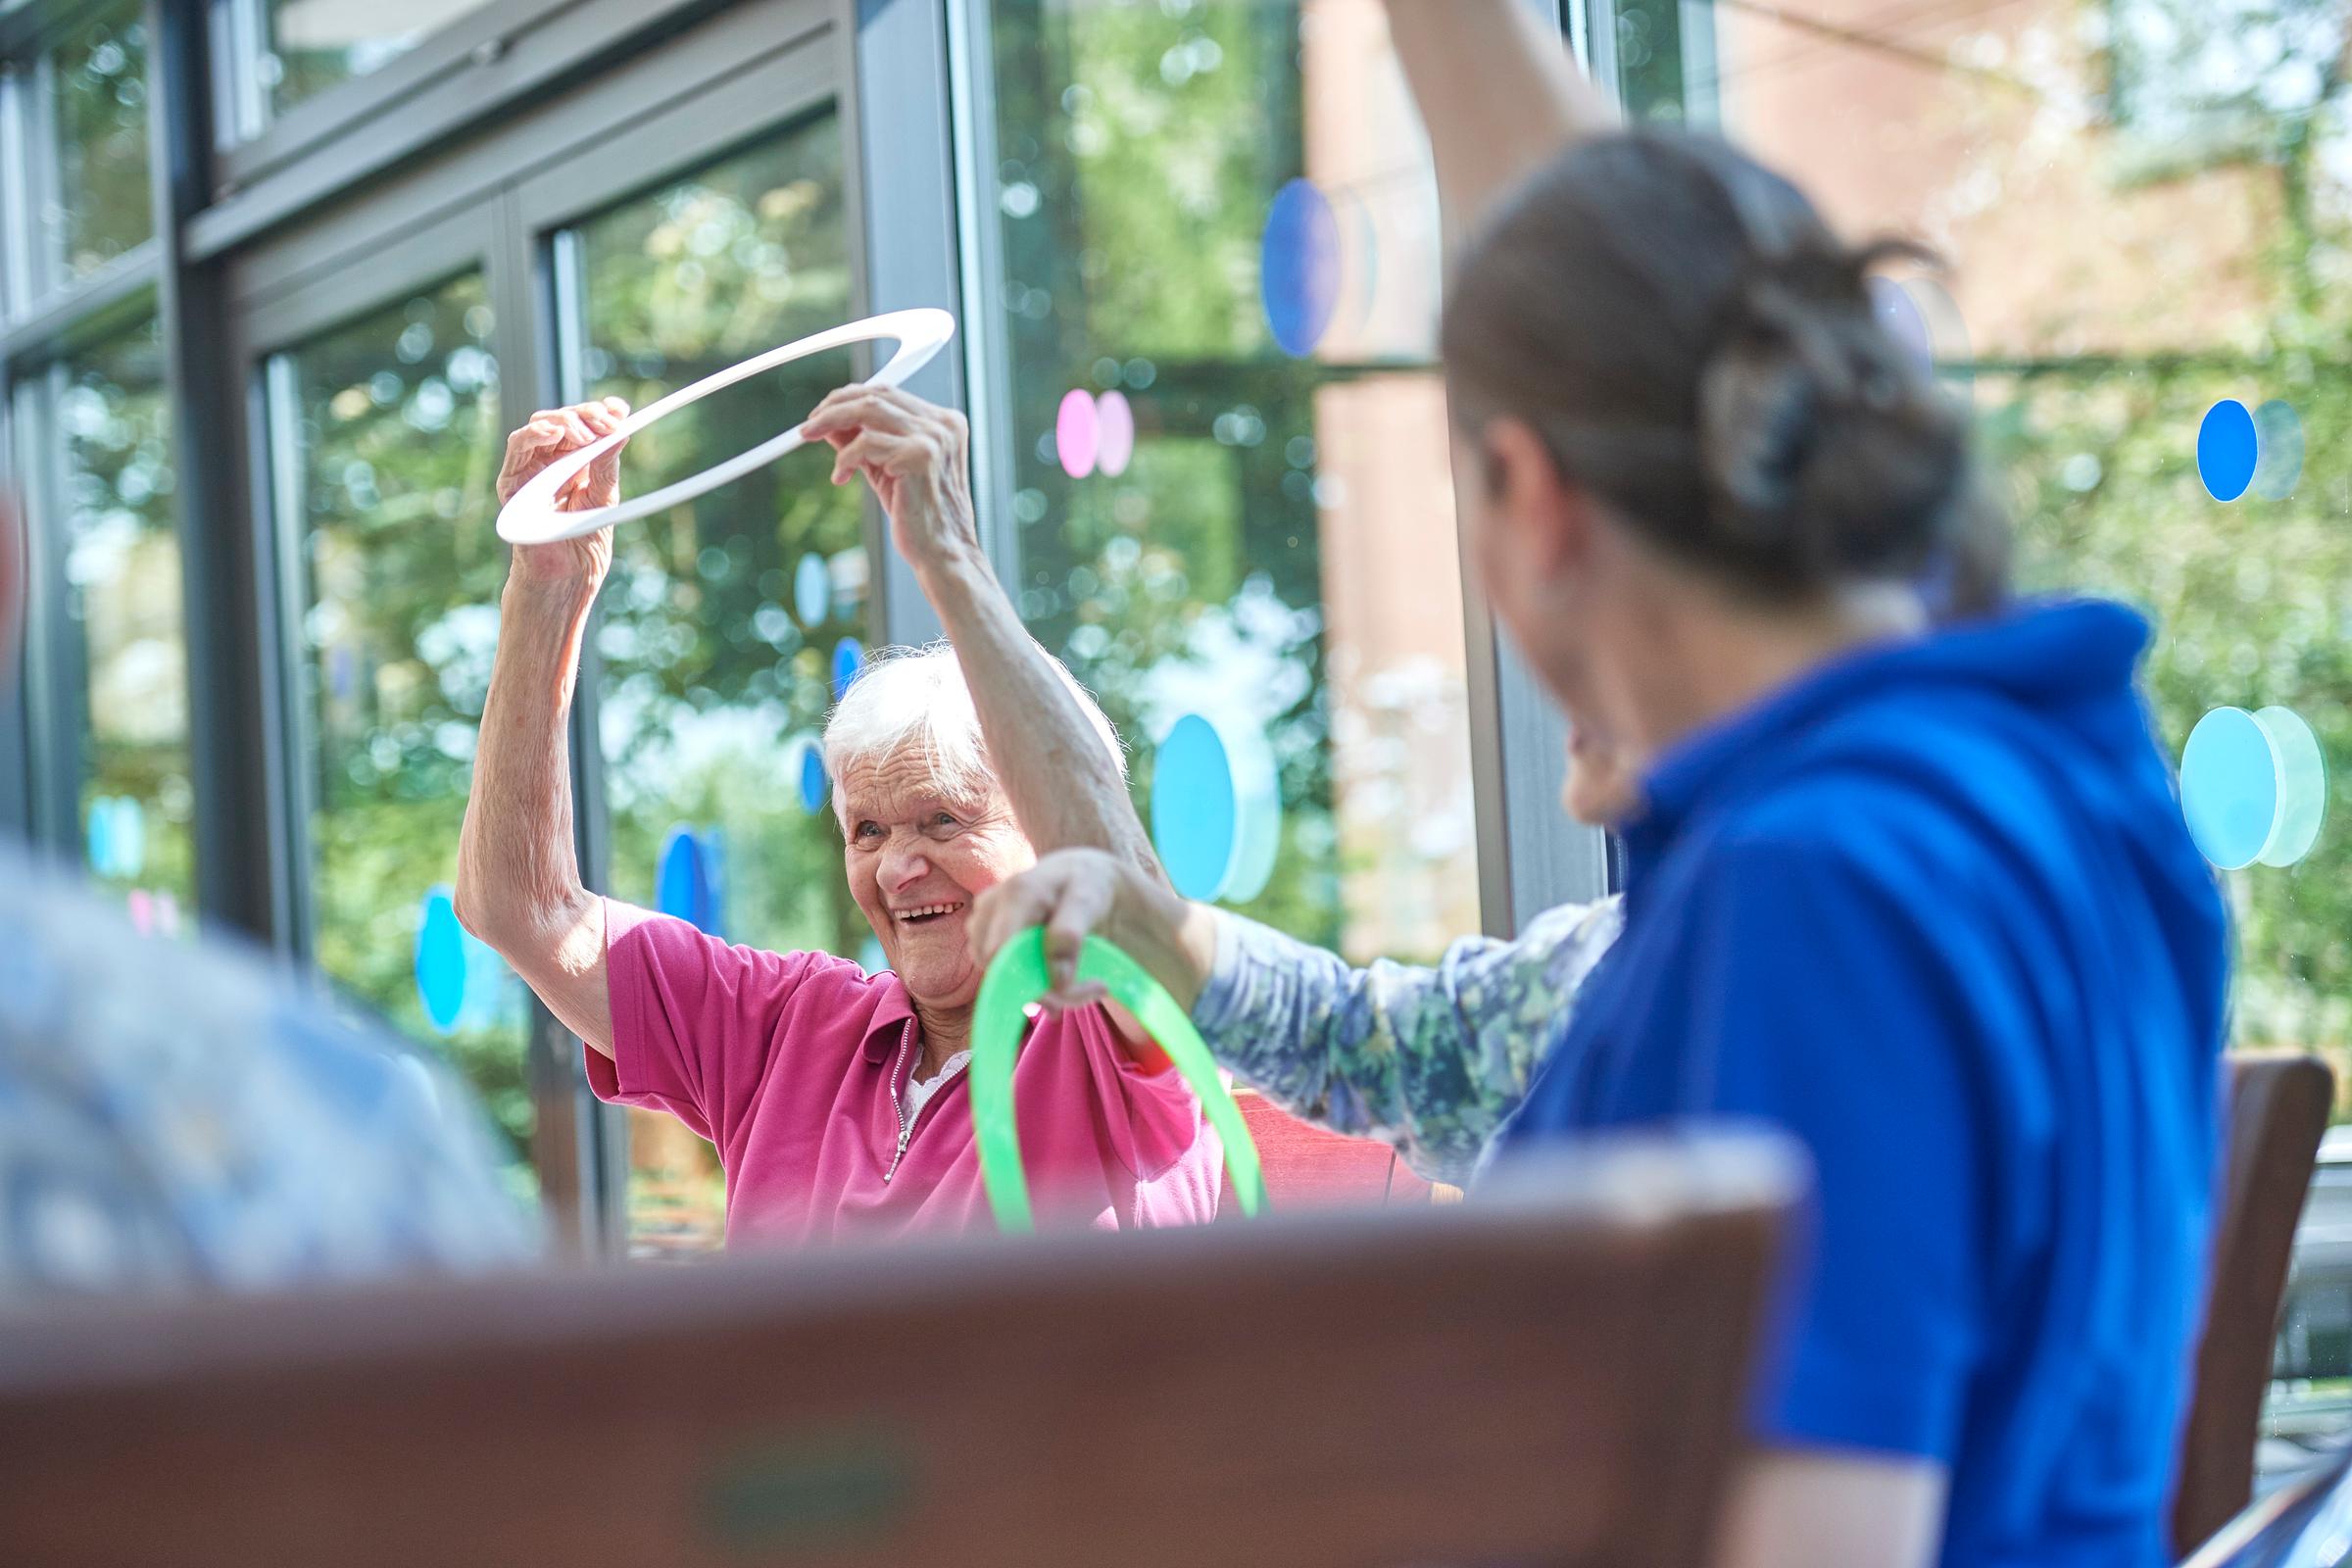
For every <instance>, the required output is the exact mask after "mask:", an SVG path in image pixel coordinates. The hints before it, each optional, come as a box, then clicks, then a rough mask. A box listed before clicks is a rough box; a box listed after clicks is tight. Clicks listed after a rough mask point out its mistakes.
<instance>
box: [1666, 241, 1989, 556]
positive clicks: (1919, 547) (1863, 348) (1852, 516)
mask: <svg viewBox="0 0 2352 1568" xmlns="http://www.w3.org/2000/svg"><path fill="white" fill-rule="evenodd" d="M1910 249H1911V248H1910V247H1908V246H1901V245H1881V246H1872V247H1868V248H1866V249H1864V250H1861V251H1855V252H1848V251H1844V250H1842V249H1838V250H1835V251H1818V250H1817V251H1810V252H1807V253H1804V254H1800V255H1798V256H1795V257H1789V258H1778V259H1775V260H1773V261H1772V262H1770V263H1769V264H1766V265H1764V266H1760V267H1758V268H1756V269H1754V270H1751V271H1750V273H1749V275H1748V276H1747V277H1746V278H1744V279H1743V280H1742V281H1741V283H1740V286H1739V287H1738V288H1737V289H1736V290H1735V292H1734V295H1733V297H1732V299H1731V301H1730V302H1729V305H1728V308H1727V310H1726V313H1725V318H1724V321H1723V325H1722V329H1721V332H1720V335H1719V336H1718V338H1717V342H1716V347H1715V350H1714V352H1713V353H1712V354H1711V355H1710V356H1709V357H1708V359H1707V362H1706V364H1705V366H1704V368H1702V369H1701V371H1700V373H1699V381H1698V389H1697V392H1698V409H1697V415H1698V428H1697V435H1698V451H1699V461H1700V464H1701V466H1702V467H1703V469H1704V478H1705V482H1706V485H1707V489H1708V492H1709V495H1710V498H1711V502H1712V505H1711V508H1710V514H1711V515H1710V522H1711V525H1712V527H1713V528H1714V529H1715V530H1716V531H1717V532H1718V533H1719V535H1720V536H1721V539H1722V542H1723V543H1724V544H1726V545H1728V546H1731V547H1732V548H1734V549H1736V550H1739V551H1741V552H1743V553H1751V554H1753V555H1755V556H1757V557H1759V558H1779V559H1782V560H1785V561H1788V562H1789V564H1790V565H1791V566H1793V567H1795V568H1796V569H1797V570H1798V571H1799V573H1800V574H1803V575H1812V574H1814V573H1816V572H1819V571H1823V570H1828V571H1833V572H1859V573H1865V574H1875V573H1909V572H1915V571H1917V570H1918V569H1919V568H1920V567H1921V566H1923V565H1924V564H1926V562H1927V561H1928V559H1929V557H1930V556H1931V555H1933V554H1934V553H1935V550H1936V546H1937V544H1938V543H1939V540H1940V535H1941V533H1942V527H1943V525H1942V518H1943V515H1944V513H1945V512H1946V511H1947V510H1948V509H1947V505H1946V503H1947V502H1948V501H1949V500H1950V499H1951V497H1952V496H1953V495H1954V493H1955V492H1956V490H1957V489H1958V488H1959V487H1960V482H1961V479H1962V476H1963V474H1964V472H1965V470H1966V463H1965V453H1966V435H1965V428H1964V426H1963V425H1962V423H1961V420H1960V417H1959V415H1958V413H1957V412H1956V411H1955V410H1954V409H1953V408H1952V407H1951V406H1950V405H1949V404H1948V403H1947V402H1946V401H1945V400H1944V398H1943V397H1942V396H1941V395H1940V394H1939V393H1938V392H1937V391H1936V387H1935V385H1934V383H1933V381H1932V380H1931V379H1930V377H1929V376H1928V374H1927V373H1926V372H1925V371H1924V369H1922V368H1920V367H1919V366H1918V365H1917V364H1916V363H1915V362H1913V361H1912V360H1911V359H1910V358H1909V356H1908V355H1907V354H1906V353H1905V352H1904V351H1903V350H1902V348H1901V347H1900V346H1899V345H1898V344H1897V343H1896V342H1895V341H1894V339H1893V338H1892V336H1891V335H1890V334H1888V333H1887V330H1886V328H1885V326H1884V325H1883V324H1882V323H1881V322H1880V321H1879V320H1878V319H1877V317H1876V314H1875V312H1874V311H1873V309H1872V305H1871V299H1870V293H1869V290H1868V288H1867V286H1866V279H1867V276H1868V274H1869V271H1870V270H1871V268H1872V267H1873V266H1874V265H1876V264H1877V262H1878V261H1879V260H1881V259H1882V258H1883V257H1885V256H1886V255H1887V254H1889V252H1908V251H1910Z"/></svg>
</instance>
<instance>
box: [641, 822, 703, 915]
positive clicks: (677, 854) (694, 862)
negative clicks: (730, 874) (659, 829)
mask: <svg viewBox="0 0 2352 1568" xmlns="http://www.w3.org/2000/svg"><path fill="white" fill-rule="evenodd" d="M711 884H712V878H711V864H710V861H709V858H708V856H707V853H706V847H705V845H704V843H703V840H702V838H701V837H700V836H699V835H698V834H696V833H695V831H694V830H693V829H692V828H690V827H685V826H678V827H673V828H671V829H670V830H669V837H668V838H667V839H665V840H663V841H662V860H661V866H660V869H659V870H658V871H657V872H656V873H655V879H654V907H655V908H657V909H659V910H661V911H662V913H663V914H672V915H676V916H677V917H678V918H679V919H681V920H683V921H685V922H686V923H687V924H689V925H691V926H693V927H694V928H695V929H696V930H698V931H712V932H714V931H715V930H716V928H717V925H718V900H717V898H716V896H715V894H714V892H713V889H712V885H711Z"/></svg>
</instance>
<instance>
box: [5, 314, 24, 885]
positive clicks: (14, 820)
mask: <svg viewBox="0 0 2352 1568" xmlns="http://www.w3.org/2000/svg"><path fill="white" fill-rule="evenodd" d="M14 404H15V389H14V386H13V384H12V383H11V380H10V377H9V366H8V363H7V361H6V360H5V359H0V483H7V482H8V481H7V477H6V476H7V475H9V474H11V473H13V472H15V471H16V470H18V469H19V468H21V467H22V465H21V464H20V463H19V462H18V461H17V460H16V457H15V454H16V451H17V448H16V445H15V442H16V420H15V417H14V416H13V413H12V410H13V407H14ZM29 525H30V524H29V521H28V519H22V518H20V519H18V522H17V524H16V526H19V527H28V526H29ZM7 526H10V524H9V523H8V522H6V521H5V520H0V527H7ZM22 591H23V590H22V587H21V586H20V589H19V592H22ZM8 613H10V612H9V611H7V610H5V609H0V618H5V617H6V615H7V614H8ZM4 636H5V634H0V638H4ZM25 695H26V686H25V668H24V661H23V659H22V658H20V657H19V650H18V649H17V648H16V647H15V646H14V645H12V644H9V643H7V642H6V641H5V640H0V832H5V833H11V834H14V835H15V836H17V837H19V838H30V837H31V833H32V815H31V812H32V800H31V794H32V771H31V769H32V746H31V742H30V737H29V736H28V734H27V732H26V727H25Z"/></svg>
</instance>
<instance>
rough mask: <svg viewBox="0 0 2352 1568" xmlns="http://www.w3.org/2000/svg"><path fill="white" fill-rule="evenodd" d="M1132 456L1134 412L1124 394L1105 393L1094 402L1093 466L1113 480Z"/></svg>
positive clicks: (1133, 447) (1124, 468)
mask: <svg viewBox="0 0 2352 1568" xmlns="http://www.w3.org/2000/svg"><path fill="white" fill-rule="evenodd" d="M1134 456H1135V410H1134V409H1132V408H1130V407H1128V404H1127V394H1126V393H1124V392H1105V393H1103V395H1102V396H1101V397H1099V398H1097V399H1096V400H1095V463H1096V466H1098V467H1100V468H1101V469H1102V470H1103V472H1104V473H1106V474H1108V475H1110V476H1111V477H1112V478H1114V479H1115V478H1117V477H1118V476H1119V475H1120V474H1122V473H1125V472H1126V471H1127V464H1128V462H1129V461H1130V460H1131V459H1133V458H1134Z"/></svg>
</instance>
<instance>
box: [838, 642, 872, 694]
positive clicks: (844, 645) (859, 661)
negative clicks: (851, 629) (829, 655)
mask: <svg viewBox="0 0 2352 1568" xmlns="http://www.w3.org/2000/svg"><path fill="white" fill-rule="evenodd" d="M864 668H865V650H864V649H863V648H861V647H859V646H858V639H857V638H855V637H844V638H843V639H842V640H841V641H839V642H837V643H835V644H834V645H833V700H834V701H835V702H837V703H838V702H840V701H841V700H842V699H843V698H844V697H847V696H848V695H849V694H850V687H851V685H852V684H853V683H855V682H856V681H857V679H858V673H859V672H860V671H862V670H863V669H864Z"/></svg>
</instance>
